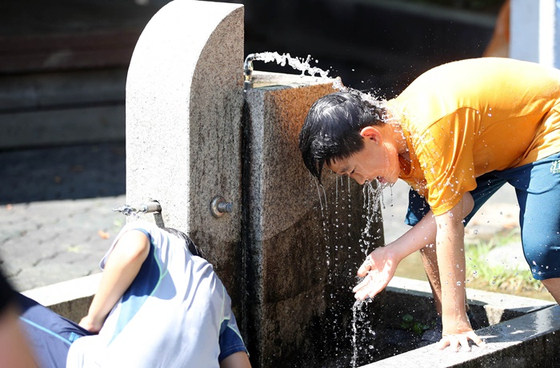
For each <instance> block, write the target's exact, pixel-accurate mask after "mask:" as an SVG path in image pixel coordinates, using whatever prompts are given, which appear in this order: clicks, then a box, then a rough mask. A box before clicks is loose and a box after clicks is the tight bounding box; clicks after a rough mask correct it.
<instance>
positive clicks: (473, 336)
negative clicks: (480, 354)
mask: <svg viewBox="0 0 560 368" xmlns="http://www.w3.org/2000/svg"><path fill="white" fill-rule="evenodd" d="M467 336H468V337H469V339H471V340H472V341H473V342H474V343H475V344H476V345H477V346H478V347H480V348H483V347H485V346H486V343H485V342H484V340H482V339H481V338H480V337H478V335H477V334H476V333H475V332H474V331H471V332H469V333H468V334H467Z"/></svg>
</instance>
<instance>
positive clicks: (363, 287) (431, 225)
mask: <svg viewBox="0 0 560 368" xmlns="http://www.w3.org/2000/svg"><path fill="white" fill-rule="evenodd" d="M473 204H474V202H473V199H472V196H471V195H470V193H466V194H464V195H463V197H462V198H461V201H459V203H458V204H457V205H456V206H455V207H453V209H452V211H454V212H453V216H454V217H452V218H454V219H459V223H460V224H461V226H463V224H462V220H463V219H464V218H465V217H466V216H467V215H468V214H469V213H470V211H471V210H472V207H473ZM437 232H438V228H437V226H436V219H435V216H434V215H433V214H432V211H430V212H428V213H427V214H426V215H425V216H424V217H423V218H422V220H420V222H418V223H417V224H416V225H415V226H414V227H412V228H411V229H410V230H408V231H407V232H406V233H405V234H404V235H402V236H401V237H400V238H398V239H396V240H395V241H394V242H392V243H391V244H388V245H386V246H385V247H380V248H377V249H375V250H374V251H373V252H372V253H371V254H370V255H369V256H368V257H367V259H366V261H365V262H364V263H363V264H362V266H361V267H360V268H359V270H358V276H360V277H365V276H367V277H366V278H365V279H364V280H363V281H362V282H361V283H360V284H358V285H357V286H356V287H355V288H354V290H353V291H354V292H355V293H356V298H357V299H365V298H368V297H369V298H373V297H374V296H375V295H377V294H378V293H379V292H380V291H381V290H383V289H384V288H385V287H386V286H387V284H388V283H389V281H391V279H392V278H393V276H394V274H395V271H396V269H397V266H398V265H399V263H400V262H401V260H403V259H404V258H405V257H407V256H409V255H410V254H412V253H414V252H415V251H417V250H419V249H422V248H424V247H426V246H428V245H430V244H436V234H437Z"/></svg>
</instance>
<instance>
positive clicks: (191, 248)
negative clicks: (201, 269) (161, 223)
mask: <svg viewBox="0 0 560 368" xmlns="http://www.w3.org/2000/svg"><path fill="white" fill-rule="evenodd" d="M163 230H165V231H167V232H168V233H170V234H173V235H175V236H176V237H178V238H180V239H183V240H184V241H185V243H186V244H187V248H189V251H190V252H191V254H192V255H193V256H198V257H202V258H204V257H203V255H202V252H201V251H200V248H199V247H198V246H196V244H195V243H194V242H193V241H192V239H191V238H190V237H189V236H188V235H187V234H185V233H184V232H182V231H180V230H177V229H173V228H171V227H165V228H163Z"/></svg>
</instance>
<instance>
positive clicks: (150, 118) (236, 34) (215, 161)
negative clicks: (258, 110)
mask: <svg viewBox="0 0 560 368" xmlns="http://www.w3.org/2000/svg"><path fill="white" fill-rule="evenodd" d="M243 36H244V32H243V7H242V5H238V4H226V3H213V2H205V1H189V0H175V1H172V2H170V3H169V4H167V5H165V6H164V7H163V8H162V9H161V10H160V11H159V12H158V13H157V14H155V16H154V17H153V18H152V19H151V20H150V22H149V23H148V24H147V26H146V28H145V29H144V31H143V32H142V34H141V36H140V38H139V40H138V43H137V45H136V47H135V49H134V53H133V56H132V59H131V62H130V68H129V71H128V76H127V84H126V155H127V158H126V199H127V203H128V204H130V205H138V204H143V203H146V202H148V201H154V200H155V201H158V202H159V203H160V204H161V207H162V209H163V211H162V212H161V216H154V215H152V214H148V215H146V216H144V217H145V218H147V219H150V220H152V221H157V222H159V223H160V225H164V226H167V227H174V228H177V229H179V230H182V231H184V232H186V233H188V234H189V235H190V236H191V237H192V239H193V240H194V241H195V243H196V244H198V245H199V246H200V247H201V248H202V249H203V251H205V252H206V254H207V255H208V259H209V260H210V261H211V262H212V263H213V264H214V267H215V269H216V270H217V271H218V273H219V275H220V277H221V278H222V280H223V281H224V284H225V285H226V287H227V288H228V291H229V292H230V294H232V295H233V296H237V295H240V294H241V293H242V292H241V291H240V290H241V287H242V286H243V285H242V283H241V282H239V281H238V280H239V279H240V278H241V262H240V255H241V249H240V247H239V245H240V229H241V226H240V225H241V181H240V177H241V171H240V170H241V155H240V153H239V148H240V138H241V128H240V124H241V107H242V101H243V94H242V83H243ZM217 195H219V196H222V197H223V198H225V199H226V200H227V201H228V202H231V203H232V204H233V208H232V212H231V213H228V214H225V215H223V216H222V217H221V218H215V217H213V216H212V214H211V212H210V209H209V208H210V203H211V200H212V198H213V197H214V196H217ZM238 299H239V298H236V299H235V301H236V302H238Z"/></svg>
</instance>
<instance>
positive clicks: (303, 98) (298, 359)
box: [243, 72, 383, 367]
mask: <svg viewBox="0 0 560 368" xmlns="http://www.w3.org/2000/svg"><path fill="white" fill-rule="evenodd" d="M332 82H333V81H332V80H326V79H322V80H321V79H317V78H312V77H301V76H298V75H288V74H275V73H258V72H255V73H254V89H251V90H249V91H248V93H247V106H246V108H245V114H244V119H243V121H244V132H245V133H244V137H245V139H244V150H243V155H244V160H245V164H244V170H243V179H244V184H243V191H244V201H243V204H244V211H246V212H244V223H245V224H246V226H245V228H244V231H243V237H244V241H245V247H244V248H245V249H246V252H247V257H246V262H247V273H248V275H247V278H248V281H249V287H248V295H249V300H248V302H247V305H246V315H247V316H249V318H248V320H247V321H246V322H245V323H246V324H247V331H248V334H249V336H250V338H251V339H252V340H251V341H252V345H251V346H253V347H254V349H255V350H253V351H252V352H251V353H252V354H253V359H254V362H256V363H257V365H258V366H260V367H295V366H302V367H304V366H322V365H321V364H322V363H325V362H326V361H330V362H331V363H332V361H333V360H334V359H336V356H341V355H346V356H348V354H350V352H351V320H352V305H353V303H354V298H353V294H352V292H351V291H350V289H351V288H352V287H353V286H354V285H355V282H356V278H355V274H356V270H357V268H358V266H359V264H361V262H362V261H363V259H364V258H365V253H366V250H365V247H364V249H362V247H361V245H360V241H364V240H365V241H367V240H370V241H372V242H373V243H374V245H379V244H378V242H382V241H383V239H382V231H379V232H378V231H377V230H380V229H381V222H380V221H379V220H380V217H377V218H376V219H377V221H378V222H374V224H373V226H372V230H373V231H371V234H363V230H364V228H365V227H366V224H365V223H366V218H364V216H362V215H365V214H366V210H364V197H363V195H362V187H361V186H359V185H357V184H356V183H355V182H354V181H351V180H350V179H347V178H340V177H339V178H336V177H335V176H334V175H333V174H329V172H328V169H325V175H324V180H323V182H324V188H321V187H319V186H318V183H317V182H316V180H315V179H314V178H312V177H311V175H310V174H309V173H308V172H307V169H306V168H305V166H304V164H303V161H302V159H301V153H300V151H299V148H298V136H299V132H300V129H301V126H302V125H303V121H304V119H305V117H306V115H307V112H308V111H309V108H310V107H311V105H312V104H313V102H315V101H316V100H317V99H318V98H319V97H321V96H323V95H325V94H328V93H332V92H335V90H334V89H333V83H332ZM372 238H373V239H372ZM371 250H372V249H371V248H370V251H371Z"/></svg>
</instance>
